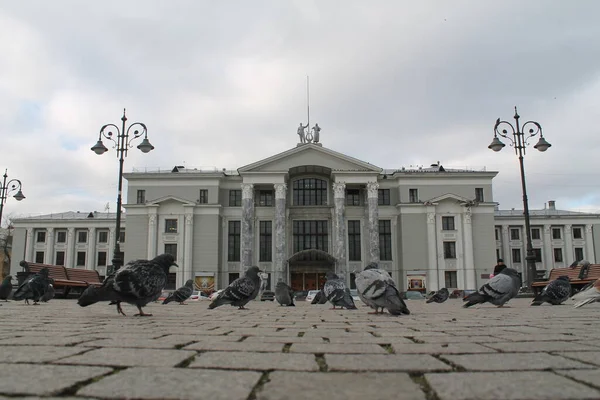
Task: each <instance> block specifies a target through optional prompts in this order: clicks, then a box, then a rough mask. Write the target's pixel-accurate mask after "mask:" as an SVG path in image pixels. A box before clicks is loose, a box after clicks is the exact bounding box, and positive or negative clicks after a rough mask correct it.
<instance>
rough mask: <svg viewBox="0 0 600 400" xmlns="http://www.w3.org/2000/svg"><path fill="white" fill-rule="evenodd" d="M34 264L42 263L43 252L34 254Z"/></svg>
mask: <svg viewBox="0 0 600 400" xmlns="http://www.w3.org/2000/svg"><path fill="white" fill-rule="evenodd" d="M35 262H36V263H40V264H43V263H44V252H43V251H36V252H35Z"/></svg>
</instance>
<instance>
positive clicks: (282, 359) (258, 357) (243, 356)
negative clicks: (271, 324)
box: [189, 351, 319, 371]
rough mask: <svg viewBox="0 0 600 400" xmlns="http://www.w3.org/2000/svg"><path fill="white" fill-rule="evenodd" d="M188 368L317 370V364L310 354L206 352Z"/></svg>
mask: <svg viewBox="0 0 600 400" xmlns="http://www.w3.org/2000/svg"><path fill="white" fill-rule="evenodd" d="M189 367H190V368H224V369H235V370H245V369H247V370H254V371H267V370H275V369H277V370H285V371H318V370H319V365H318V364H317V362H316V360H315V356H314V355H312V354H289V353H252V352H221V351H220V352H207V353H202V354H200V355H199V356H198V357H196V359H195V360H194V361H193V362H192V363H191V364H190V365H189Z"/></svg>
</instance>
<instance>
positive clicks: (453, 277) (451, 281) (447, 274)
mask: <svg viewBox="0 0 600 400" xmlns="http://www.w3.org/2000/svg"><path fill="white" fill-rule="evenodd" d="M444 280H445V281H446V287H447V288H456V287H458V276H457V273H456V271H444Z"/></svg>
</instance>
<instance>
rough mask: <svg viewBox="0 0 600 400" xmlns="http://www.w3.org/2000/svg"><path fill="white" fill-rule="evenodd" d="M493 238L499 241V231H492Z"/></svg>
mask: <svg viewBox="0 0 600 400" xmlns="http://www.w3.org/2000/svg"><path fill="white" fill-rule="evenodd" d="M494 237H495V238H496V240H500V229H498V228H495V229H494Z"/></svg>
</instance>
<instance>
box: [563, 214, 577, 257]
mask: <svg viewBox="0 0 600 400" xmlns="http://www.w3.org/2000/svg"><path fill="white" fill-rule="evenodd" d="M571 228H572V226H571V225H570V224H567V225H565V254H564V255H563V257H564V258H563V259H564V262H565V265H571V264H572V263H573V261H574V260H573V259H574V258H575V255H574V250H573V231H572V229H571Z"/></svg>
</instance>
